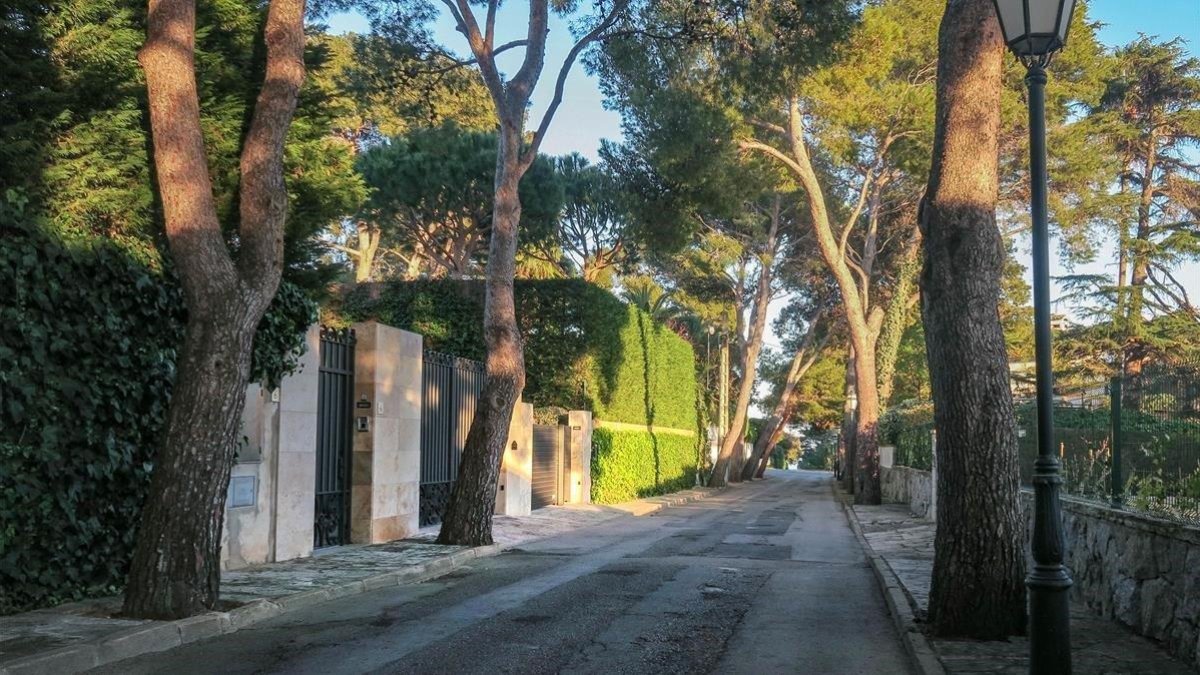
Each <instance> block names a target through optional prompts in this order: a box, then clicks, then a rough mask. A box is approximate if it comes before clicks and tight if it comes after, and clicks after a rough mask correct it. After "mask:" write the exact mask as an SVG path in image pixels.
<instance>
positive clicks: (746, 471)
mask: <svg viewBox="0 0 1200 675" xmlns="http://www.w3.org/2000/svg"><path fill="white" fill-rule="evenodd" d="M819 324H820V316H819V315H818V316H817V317H816V318H814V319H813V321H812V322H811V323H810V325H809V328H808V332H807V333H805V335H804V340H803V341H802V342H801V344H800V348H799V349H797V350H796V353H795V354H794V355H793V356H792V362H791V363H790V364H789V365H788V372H787V375H786V376H785V378H784V384H783V391H782V392H780V394H779V401H778V402H777V403H776V404H775V408H774V409H773V410H772V411H771V415H770V416H769V417H767V419H766V420H765V421H764V422H763V426H762V428H761V429H759V431H758V438H756V439H755V440H754V450H753V452H751V453H750V460H749V461H748V462H746V465H745V467H744V468H743V469H742V480H750V479H752V478H754V477H756V476H762V473H763V472H762V469H763V468H764V467H765V466H766V464H765V462H766V460H765V458H766V457H767V456H769V455H770V453H771V450H773V449H774V448H775V444H776V443H778V442H779V439H780V438H782V436H783V427H784V425H785V424H786V423H787V418H788V417H789V415H788V411H789V410H790V409H791V406H792V398H793V396H794V395H795V392H796V385H798V384H800V380H801V379H802V378H803V377H804V374H805V373H807V372H808V369H809V368H812V365H813V364H814V363H816V361H817V355H818V354H820V352H821V348H822V347H823V346H824V345H825V339H824V338H822V339H821V340H820V344H816V343H817V330H818V326H819ZM826 337H828V336H826ZM814 345H816V346H815V348H814Z"/></svg>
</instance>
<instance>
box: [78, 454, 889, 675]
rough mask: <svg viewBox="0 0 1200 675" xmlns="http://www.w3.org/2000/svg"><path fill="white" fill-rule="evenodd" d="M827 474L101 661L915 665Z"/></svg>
mask: <svg viewBox="0 0 1200 675" xmlns="http://www.w3.org/2000/svg"><path fill="white" fill-rule="evenodd" d="M830 480H831V479H830V478H829V476H828V474H820V473H810V472H782V471H773V472H771V474H770V477H769V480H767V481H763V482H759V483H755V484H753V485H746V486H739V487H735V488H732V489H730V490H728V491H726V492H725V493H722V494H720V495H719V496H716V497H713V498H710V499H707V500H705V501H702V502H698V503H695V504H691V505H687V506H680V507H673V508H669V509H666V510H663V511H661V512H659V513H657V514H654V515H651V516H646V517H640V518H637V517H632V516H622V517H619V518H616V519H612V520H608V521H606V522H604V523H601V524H597V525H592V526H588V527H584V528H582V529H577V530H575V531H572V532H568V533H564V534H558V535H555V536H552V537H550V538H547V539H542V540H540V541H537V542H534V543H530V544H527V545H525V546H522V547H520V548H518V549H515V550H512V551H509V552H506V553H504V554H502V555H500V556H497V557H493V558H486V559H480V560H478V561H476V562H473V563H472V564H471V565H470V566H469V567H464V568H460V569H458V570H456V571H454V572H453V573H451V574H449V575H447V576H444V577H441V578H439V579H436V580H433V581H428V582H425V583H421V584H416V585H410V586H402V587H398V588H388V589H386V590H382V591H375V592H372V593H368V594H366V595H360V596H355V597H348V598H343V599H341V600H337V601H333V602H330V603H326V604H322V605H319V606H315V607H311V608H308V609H305V610H301V611H298V612H293V613H289V614H287V615H285V616H281V617H278V618H275V619H272V620H269V621H266V622H263V623H260V624H256V625H255V626H253V627H251V628H248V629H246V630H242V631H239V632H237V633H232V634H229V635H225V636H222V637H219V638H214V639H211V640H207V641H204V642H198V643H192V644H190V645H186V646H184V647H182V648H179V649H175V650H172V651H169V652H164V653H161V654H155V655H148V656H143V657H139V658H136V659H132V660H128V661H122V662H120V663H116V664H113V665H111V666H108V667H107V668H104V669H101V670H99V671H96V672H105V673H122V674H124V673H220V674H221V675H234V674H238V673H322V674H328V673H374V672H378V673H476V672H478V673H484V672H487V673H495V672H501V673H559V672H563V673H702V672H719V673H755V674H756V675H766V674H769V673H787V672H792V673H888V674H890V673H906V672H909V666H908V662H907V657H906V656H905V653H904V648H903V646H902V644H901V643H900V640H899V638H898V636H897V635H896V633H895V630H894V629H893V627H892V622H891V619H890V618H889V617H888V615H887V608H886V606H885V605H884V602H883V599H882V597H881V595H880V592H879V589H878V586H877V584H876V581H875V579H874V577H873V575H872V572H871V571H870V569H869V568H868V566H867V564H866V562H865V558H864V556H863V554H862V551H861V550H860V548H859V545H858V543H857V541H856V540H855V538H854V536H853V534H852V533H851V531H850V529H849V527H848V525H847V522H846V519H845V516H844V515H843V514H842V512H841V508H840V507H839V506H838V504H837V503H836V502H835V501H834V498H833V494H832V492H831V489H830Z"/></svg>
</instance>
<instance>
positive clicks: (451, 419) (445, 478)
mask: <svg viewBox="0 0 1200 675" xmlns="http://www.w3.org/2000/svg"><path fill="white" fill-rule="evenodd" d="M483 375H484V366H483V364H482V363H480V362H479V361H472V360H470V359H463V358H459V357H457V356H452V355H450V354H441V353H439V352H433V351H429V350H426V351H425V358H424V368H423V369H422V375H421V379H422V382H421V508H420V524H421V527H424V526H426V525H432V524H434V523H439V522H441V520H442V516H443V515H444V514H445V513H446V505H447V504H448V503H449V501H450V492H451V490H452V489H453V488H454V481H455V479H457V478H458V464H459V461H460V459H461V458H462V449H463V445H465V444H466V442H467V432H468V431H469V430H470V429H471V420H473V419H474V418H475V407H476V404H477V402H478V400H479V392H480V391H481V390H482V389H483Z"/></svg>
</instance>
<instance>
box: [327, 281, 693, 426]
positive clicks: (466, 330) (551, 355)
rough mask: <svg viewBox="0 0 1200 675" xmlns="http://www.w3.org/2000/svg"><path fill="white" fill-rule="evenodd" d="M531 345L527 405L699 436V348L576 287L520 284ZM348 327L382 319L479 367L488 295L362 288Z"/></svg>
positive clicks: (345, 304)
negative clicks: (696, 353)
mask: <svg viewBox="0 0 1200 675" xmlns="http://www.w3.org/2000/svg"><path fill="white" fill-rule="evenodd" d="M515 292H516V303H517V321H518V323H519V325H520V328H521V333H522V335H523V337H524V338H525V372H526V376H525V393H524V400H525V401H526V402H528V403H532V404H533V405H534V407H535V408H543V407H551V406H554V407H561V408H566V409H572V410H591V411H592V412H593V413H594V415H595V416H596V418H598V419H602V420H610V421H614V422H626V423H630V424H653V425H655V426H659V427H674V428H679V429H687V430H695V429H696V428H697V426H698V424H699V423H698V421H697V413H696V411H697V405H696V369H695V358H694V354H693V351H692V346H691V344H690V343H688V342H687V341H686V340H684V339H683V338H681V337H679V336H678V335H676V334H675V333H674V332H672V331H671V330H670V329H669V328H667V327H665V326H663V325H662V324H659V323H655V322H654V321H653V320H652V319H651V318H650V316H649V315H647V314H645V313H644V312H641V311H640V310H638V309H637V308H635V307H632V306H630V305H627V304H625V303H624V302H622V301H621V300H619V299H617V298H616V297H615V296H613V295H612V294H611V293H609V292H608V291H606V290H604V289H602V288H600V287H598V286H595V285H593V284H589V283H586V282H584V281H582V280H578V279H553V280H518V281H517V282H516V288H515ZM340 313H341V320H343V321H346V322H353V321H363V320H367V319H377V320H379V321H381V322H383V323H385V324H388V325H391V326H395V327H397V328H402V329H405V330H410V331H413V332H415V333H420V334H421V335H423V336H424V337H425V347H426V348H428V349H433V350H436V351H441V352H447V353H450V354H454V355H457V356H461V357H465V358H470V359H476V360H482V359H483V357H484V353H485V349H484V344H483V337H482V334H481V332H482V331H481V329H482V323H483V286H482V284H481V283H480V282H477V281H456V280H422V281H408V282H406V281H393V282H387V283H384V284H372V285H361V286H358V287H355V288H354V289H353V290H351V291H350V292H349V293H348V294H346V296H345V297H344V298H343V300H342V303H341V307H340Z"/></svg>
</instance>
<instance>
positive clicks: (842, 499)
mask: <svg viewBox="0 0 1200 675" xmlns="http://www.w3.org/2000/svg"><path fill="white" fill-rule="evenodd" d="M833 493H834V498H835V499H837V501H838V503H839V504H841V505H842V511H843V512H844V513H845V514H846V520H848V521H849V522H850V529H851V530H852V531H853V532H854V536H855V537H856V538H857V539H858V543H859V545H860V546H862V549H863V553H864V554H866V556H867V560H869V561H870V562H871V569H872V570H873V571H874V572H875V580H876V581H877V582H879V589H880V590H881V591H883V599H884V600H885V601H886V602H887V606H888V611H889V613H890V614H891V615H892V621H893V622H894V623H895V624H896V632H898V633H900V637H901V639H902V640H903V641H904V649H905V650H906V651H907V652H908V656H909V658H911V659H912V662H913V665H915V666H916V668H917V671H918V672H920V673H921V675H946V668H945V667H944V666H943V665H942V661H941V659H939V658H938V656H937V652H935V651H934V650H933V647H932V646H930V644H929V640H927V639H926V638H925V633H923V632H921V629H920V628H919V627H918V626H917V620H916V615H915V614H914V613H913V608H912V604H911V603H910V602H909V599H908V594H907V593H905V591H904V586H903V584H901V583H900V579H899V578H898V577H897V576H896V573H895V572H893V571H892V568H891V567H888V564H887V561H886V560H884V559H883V557H882V556H880V555H879V554H878V553H876V552H875V549H873V548H871V544H870V542H868V541H867V537H866V535H865V534H863V531H862V525H861V524H860V523H859V522H858V514H856V513H854V509H853V508H851V507H850V505H849V504H847V503H846V496H845V495H844V494H842V492H841V491H840V490H838V488H837V485H836V484H835V485H834V486H833Z"/></svg>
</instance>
